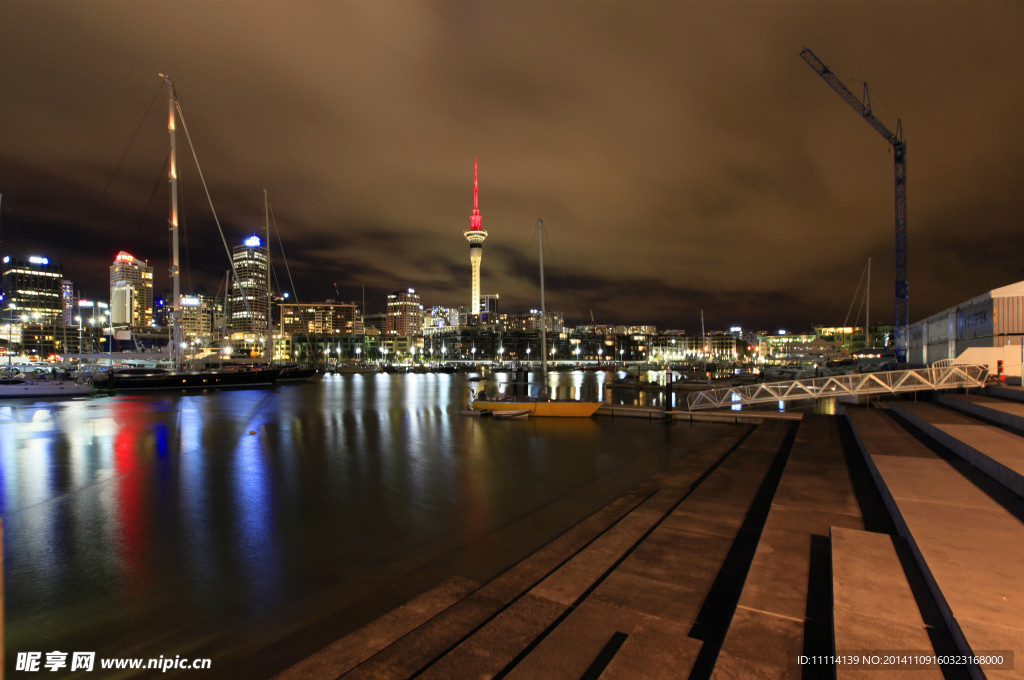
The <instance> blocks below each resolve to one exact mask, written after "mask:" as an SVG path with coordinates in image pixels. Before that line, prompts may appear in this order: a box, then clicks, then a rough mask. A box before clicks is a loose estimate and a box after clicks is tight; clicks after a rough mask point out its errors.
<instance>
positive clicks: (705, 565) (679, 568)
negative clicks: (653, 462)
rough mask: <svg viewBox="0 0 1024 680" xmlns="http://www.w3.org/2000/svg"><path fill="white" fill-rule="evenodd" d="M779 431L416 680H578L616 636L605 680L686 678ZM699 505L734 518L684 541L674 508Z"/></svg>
mask: <svg viewBox="0 0 1024 680" xmlns="http://www.w3.org/2000/svg"><path fill="white" fill-rule="evenodd" d="M787 430H788V426H787V425H783V424H780V423H772V424H768V425H764V426H761V427H759V428H758V429H757V430H755V431H754V432H753V433H752V434H751V435H750V437H748V438H747V439H746V440H745V441H744V442H743V443H742V444H741V445H740V446H739V447H738V448H737V449H736V450H735V451H733V452H732V453H731V454H730V455H729V457H728V458H726V459H725V460H724V462H722V464H721V465H719V466H718V467H716V468H715V469H714V470H713V471H711V472H710V474H709V475H708V476H707V477H706V478H704V479H701V480H699V483H697V484H696V485H690V486H689V487H687V488H677V489H674V490H673V493H665V494H663V495H662V497H660V498H658V497H652V498H651V499H650V501H649V502H647V503H645V504H644V505H642V506H640V507H638V508H637V509H635V510H633V511H632V512H631V513H630V514H629V515H628V516H626V517H624V518H623V520H622V521H621V522H620V523H619V526H620V527H621V530H616V531H609V532H608V533H607V534H605V535H603V536H601V537H600V538H599V539H598V540H595V541H594V542H593V543H592V544H591V545H588V546H587V547H586V548H584V549H583V550H581V551H579V552H578V553H577V554H576V555H574V556H573V557H572V558H571V559H570V560H568V561H567V562H566V563H565V564H564V565H562V566H561V567H559V568H558V569H557V570H555V571H554V572H552V573H551V574H550V575H549V576H548V577H547V578H545V579H544V580H543V581H541V582H540V583H538V584H537V585H536V586H535V587H533V588H532V589H531V590H530V591H529V593H527V595H526V596H525V597H524V598H521V600H520V601H521V602H523V604H522V605H520V604H519V602H516V603H514V604H513V605H512V606H510V607H509V609H508V610H506V611H505V612H502V614H500V615H499V616H497V617H495V618H494V619H493V620H491V621H489V622H488V623H487V624H486V625H485V626H483V627H481V628H480V629H479V630H478V631H476V632H475V633H474V634H473V635H472V636H470V637H469V638H467V639H466V640H464V641H463V642H462V643H460V644H459V646H458V647H456V648H455V649H453V650H451V651H450V652H449V653H447V654H446V655H445V656H444V657H443V658H441V659H439V660H438V661H437V662H436V663H434V664H433V665H431V667H430V668H429V669H427V670H426V671H425V672H424V673H423V675H422V677H423V678H424V679H429V678H439V679H440V678H452V677H492V676H494V675H496V674H499V673H507V675H505V676H504V677H508V678H510V680H514V679H516V678H519V679H531V678H537V677H544V678H579V677H581V676H583V675H584V674H585V673H586V672H587V669H588V668H590V667H591V666H593V665H594V663H595V661H596V660H598V659H599V658H600V657H601V655H602V651H603V650H604V649H605V648H606V647H607V645H608V643H609V641H610V640H611V639H612V638H613V637H614V636H616V635H618V636H620V637H622V639H623V640H624V644H622V648H621V649H618V650H617V651H615V653H614V654H613V655H611V656H610V657H609V658H608V659H605V660H604V661H603V662H602V665H604V664H607V665H608V666H609V667H610V668H612V671H613V674H615V673H618V674H623V673H626V672H627V671H631V670H635V669H636V668H637V664H640V663H641V662H642V663H643V664H646V665H645V666H644V668H643V672H642V673H640V674H639V675H634V677H645V678H666V679H667V678H676V677H679V674H680V673H683V674H686V672H687V669H688V668H689V667H690V666H691V665H692V664H693V663H694V661H695V660H696V658H697V653H698V652H699V649H700V643H699V642H698V641H696V640H693V639H692V638H690V637H689V633H690V631H691V628H692V625H693V623H694V621H695V619H696V618H697V616H698V614H699V612H700V609H701V605H702V603H703V602H704V601H705V599H706V597H707V593H708V591H709V590H710V589H711V586H712V584H713V582H714V580H715V575H716V574H717V573H718V569H719V567H720V565H721V563H722V562H723V561H724V560H725V557H726V554H727V553H728V552H729V549H730V546H731V545H732V541H733V539H734V537H735V535H736V533H737V532H738V531H739V527H740V524H741V523H742V520H743V516H744V515H745V511H746V508H748V507H749V505H750V503H751V500H752V498H753V496H754V494H755V493H756V491H757V489H758V487H759V486H760V483H761V481H762V479H763V477H764V474H765V473H766V471H767V469H768V467H769V466H770V464H771V461H772V460H773V458H774V456H775V455H776V454H777V453H778V451H779V448H780V446H781V445H782V443H783V439H784V436H785V433H786V431H787ZM706 502H714V503H715V504H716V507H720V508H728V509H733V510H735V511H734V512H731V513H729V512H726V513H724V514H725V519H724V521H721V522H719V523H717V524H716V525H715V527H714V528H710V529H709V528H708V527H706V526H701V530H700V531H699V532H695V531H688V530H687V528H686V527H687V526H688V519H687V515H686V513H685V512H684V511H683V512H681V511H682V509H683V508H690V509H691V510H693V509H694V508H695V507H696V506H697V505H700V504H701V503H706ZM694 511H695V512H697V513H698V514H700V515H701V516H704V517H706V516H707V514H708V513H707V512H706V510H701V509H696V510H694ZM702 524H706V523H702ZM616 529H619V527H616ZM669 641H671V643H670V644H663V643H668V642H669ZM645 650H646V651H647V654H644V651H645ZM619 654H623V655H624V656H623V657H622V658H621V659H620V658H619ZM616 669H617V670H616ZM658 669H670V671H671V672H669V673H666V674H663V675H659V674H658V673H659V672H660V671H658Z"/></svg>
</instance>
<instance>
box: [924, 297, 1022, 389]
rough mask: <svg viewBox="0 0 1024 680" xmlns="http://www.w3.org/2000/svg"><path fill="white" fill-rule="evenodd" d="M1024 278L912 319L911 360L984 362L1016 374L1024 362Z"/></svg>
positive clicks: (993, 370)
mask: <svg viewBox="0 0 1024 680" xmlns="http://www.w3.org/2000/svg"><path fill="white" fill-rule="evenodd" d="M1022 338H1024V281H1019V282H1017V283H1012V284H1010V285H1008V286H1003V287H1002V288H996V289H993V290H990V291H988V292H986V293H982V294H981V295H977V296H975V297H973V298H971V299H969V300H966V301H964V302H961V303H959V304H957V305H954V306H952V307H950V308H948V309H945V310H943V311H941V312H938V313H937V314H932V315H931V316H929V317H928V318H926V319H923V320H921V321H918V322H917V323H914V324H911V326H910V348H909V353H908V361H909V362H910V363H911V364H912V365H929V364H933V363H935V362H936V361H939V360H941V359H957V360H958V361H960V362H963V363H973V364H983V365H986V366H988V367H989V371H990V372H991V373H993V374H999V373H1000V370H1001V371H1002V374H1004V375H1009V376H1014V377H1015V378H1016V379H1017V380H1018V382H1019V376H1021V368H1022V366H1024V343H1022Z"/></svg>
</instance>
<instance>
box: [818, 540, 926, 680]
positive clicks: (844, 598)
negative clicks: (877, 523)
mask: <svg viewBox="0 0 1024 680" xmlns="http://www.w3.org/2000/svg"><path fill="white" fill-rule="evenodd" d="M831 553H832V603H833V609H832V619H833V621H834V644H835V654H836V655H837V656H845V657H857V658H863V655H864V654H871V655H873V654H883V655H885V654H893V655H896V656H899V657H904V656H912V657H928V656H930V655H931V654H932V653H933V647H932V642H931V638H930V637H929V635H928V631H927V629H926V626H925V623H924V620H923V619H922V618H921V612H920V610H919V609H918V606H917V601H916V600H915V599H914V593H913V591H912V590H911V587H910V583H909V582H908V581H907V576H906V574H905V573H904V571H903V565H902V564H901V563H900V558H899V555H897V553H896V547H895V546H894V545H893V542H892V538H891V537H890V536H888V535H887V534H876V533H871V532H867V531H859V530H857V529H849V528H845V527H832V530H831ZM879 670H880V668H878V667H873V668H872V667H870V666H864V667H858V666H855V665H853V664H838V665H837V666H836V677H839V678H858V677H862V676H863V677H864V678H866V679H867V680H870V679H871V678H876V677H878V672H879ZM901 670H910V671H913V677H914V678H921V680H927V679H928V678H942V677H943V675H942V669H941V668H940V667H939V666H938V665H937V664H934V663H927V662H926V663H914V664H901Z"/></svg>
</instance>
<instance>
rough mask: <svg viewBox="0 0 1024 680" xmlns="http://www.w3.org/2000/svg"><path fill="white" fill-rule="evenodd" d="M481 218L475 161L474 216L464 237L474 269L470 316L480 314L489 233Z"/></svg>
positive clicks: (478, 181)
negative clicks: (481, 284)
mask: <svg viewBox="0 0 1024 680" xmlns="http://www.w3.org/2000/svg"><path fill="white" fill-rule="evenodd" d="M482 222H483V218H482V217H481V216H480V180H479V179H478V175H477V160H476V159H475V158H474V159H473V214H472V215H470V217H469V229H468V230H467V231H465V232H463V236H465V237H466V240H467V241H469V264H470V266H471V267H472V271H473V273H472V276H473V292H472V298H471V299H470V303H469V311H470V314H479V313H480V258H481V257H482V256H483V253H484V239H485V238H487V232H486V231H484V228H483V226H482Z"/></svg>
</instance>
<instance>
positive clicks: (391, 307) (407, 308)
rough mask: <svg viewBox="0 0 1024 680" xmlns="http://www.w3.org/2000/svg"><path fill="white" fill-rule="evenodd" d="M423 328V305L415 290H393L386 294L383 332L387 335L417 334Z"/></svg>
mask: <svg viewBox="0 0 1024 680" xmlns="http://www.w3.org/2000/svg"><path fill="white" fill-rule="evenodd" d="M422 329H423V305H422V304H420V296H419V295H418V294H417V293H416V291H415V290H413V289H412V288H410V289H409V290H408V291H395V292H394V293H391V294H390V295H388V311H387V319H386V321H385V327H384V332H385V333H387V334H388V335H405V336H410V335H419V334H420V333H421V332H422Z"/></svg>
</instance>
